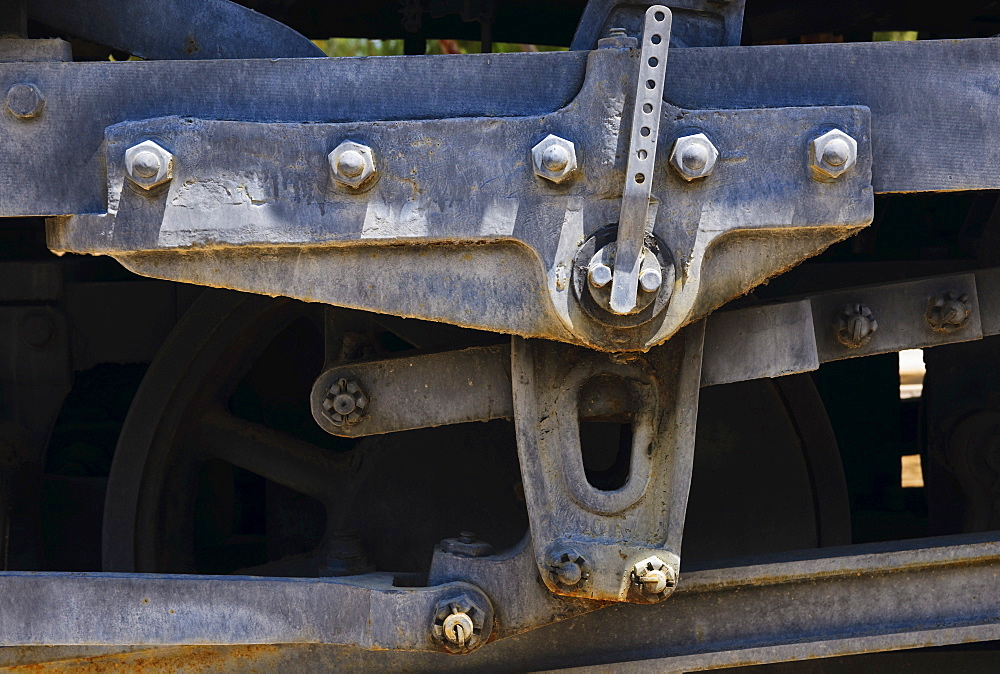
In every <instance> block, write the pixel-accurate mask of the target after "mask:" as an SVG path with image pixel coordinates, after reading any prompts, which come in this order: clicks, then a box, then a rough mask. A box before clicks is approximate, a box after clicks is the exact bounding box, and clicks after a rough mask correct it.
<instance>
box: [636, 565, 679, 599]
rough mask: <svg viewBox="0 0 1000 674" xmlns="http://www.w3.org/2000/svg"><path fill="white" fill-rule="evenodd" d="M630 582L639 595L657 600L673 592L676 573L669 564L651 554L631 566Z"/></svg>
mask: <svg viewBox="0 0 1000 674" xmlns="http://www.w3.org/2000/svg"><path fill="white" fill-rule="evenodd" d="M632 582H633V584H634V585H635V586H636V588H637V589H638V590H639V593H640V595H642V596H644V597H646V598H647V599H652V600H659V599H662V598H664V597H665V596H666V595H668V594H670V593H671V592H673V590H674V586H675V585H676V584H677V574H676V572H675V571H674V569H673V568H672V567H671V566H670V565H668V564H667V563H666V562H664V561H663V560H662V559H660V558H659V557H657V556H656V555H653V556H652V557H647V558H646V559H644V560H642V561H641V562H638V563H637V564H635V565H634V566H633V567H632Z"/></svg>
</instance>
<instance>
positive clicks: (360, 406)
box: [323, 379, 368, 426]
mask: <svg viewBox="0 0 1000 674" xmlns="http://www.w3.org/2000/svg"><path fill="white" fill-rule="evenodd" d="M367 407H368V396H366V395H365V392H364V391H362V390H361V386H360V384H358V382H356V381H352V380H350V379H338V380H337V381H336V382H334V383H333V385H332V386H331V387H330V388H329V389H328V390H327V392H326V398H325V399H324V400H323V411H324V413H325V415H326V418H327V419H329V420H330V421H331V422H332V423H333V425H334V426H350V425H351V424H356V423H357V422H359V421H360V420H361V418H362V416H363V415H364V413H365V410H366V409H367Z"/></svg>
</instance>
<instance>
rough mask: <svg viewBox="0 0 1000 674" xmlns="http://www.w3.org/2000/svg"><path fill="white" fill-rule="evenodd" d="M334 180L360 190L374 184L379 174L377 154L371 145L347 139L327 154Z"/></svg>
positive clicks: (344, 185) (343, 185) (341, 184)
mask: <svg viewBox="0 0 1000 674" xmlns="http://www.w3.org/2000/svg"><path fill="white" fill-rule="evenodd" d="M327 161H328V162H329V164H330V173H331V174H332V177H333V180H334V182H336V183H337V184H338V185H340V186H342V187H348V188H350V189H355V190H360V189H361V188H366V187H370V186H371V185H373V184H374V181H375V178H376V177H377V176H378V169H377V168H376V166H375V154H374V152H373V151H372V149H371V148H370V147H368V146H367V145H362V144H361V143H355V142H354V141H350V140H345V141H344V142H343V143H341V144H340V145H338V146H337V147H335V148H334V149H333V151H332V152H330V154H329V155H327Z"/></svg>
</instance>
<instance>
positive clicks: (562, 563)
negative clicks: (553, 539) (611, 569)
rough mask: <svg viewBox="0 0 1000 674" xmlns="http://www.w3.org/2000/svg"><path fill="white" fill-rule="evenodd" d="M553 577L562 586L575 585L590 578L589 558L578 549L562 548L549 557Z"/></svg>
mask: <svg viewBox="0 0 1000 674" xmlns="http://www.w3.org/2000/svg"><path fill="white" fill-rule="evenodd" d="M548 567H549V573H550V574H551V578H552V580H553V581H555V582H556V584H557V585H559V586H561V587H573V586H574V585H578V584H579V583H581V582H582V581H585V580H587V579H588V578H590V573H589V572H588V568H589V565H588V564H587V560H586V559H584V558H583V556H582V555H581V554H580V553H579V552H577V551H576V550H560V551H557V552H556V553H554V554H553V555H551V556H550V557H549V563H548Z"/></svg>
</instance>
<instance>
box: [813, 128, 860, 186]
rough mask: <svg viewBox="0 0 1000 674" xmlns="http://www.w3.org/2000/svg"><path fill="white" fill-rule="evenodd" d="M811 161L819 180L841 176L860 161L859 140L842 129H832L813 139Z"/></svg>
mask: <svg viewBox="0 0 1000 674" xmlns="http://www.w3.org/2000/svg"><path fill="white" fill-rule="evenodd" d="M809 161H810V165H811V166H812V168H813V177H814V178H816V179H817V180H831V179H834V178H839V177H840V176H841V175H843V174H844V173H846V172H847V171H848V170H850V168H851V167H852V166H854V164H855V163H856V162H857V161H858V141H856V140H854V139H853V138H851V137H850V136H849V135H847V134H846V133H844V132H843V131H841V130H840V129H831V130H830V131H827V132H826V133H824V134H823V135H821V136H819V137H817V138H814V139H813V141H812V143H811V144H810V146H809Z"/></svg>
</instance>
